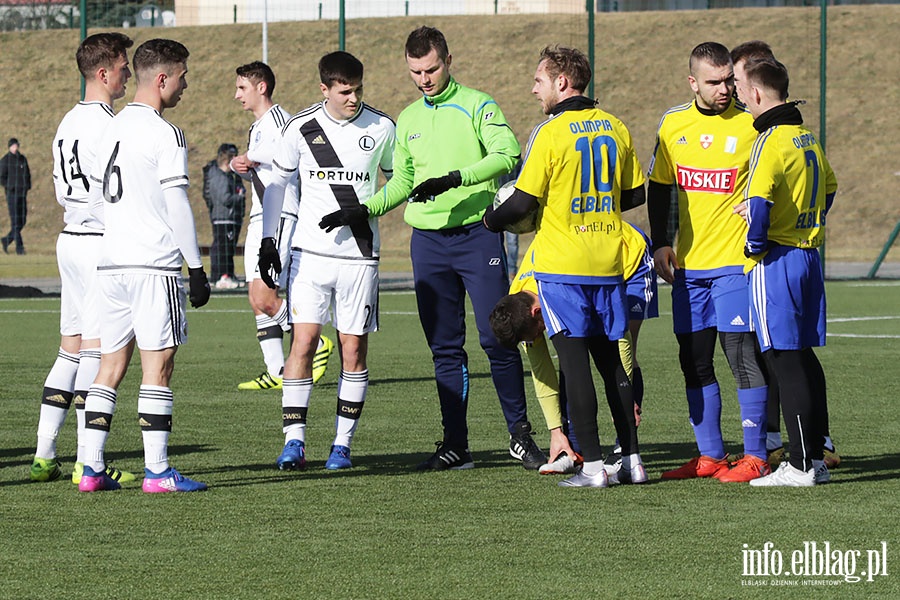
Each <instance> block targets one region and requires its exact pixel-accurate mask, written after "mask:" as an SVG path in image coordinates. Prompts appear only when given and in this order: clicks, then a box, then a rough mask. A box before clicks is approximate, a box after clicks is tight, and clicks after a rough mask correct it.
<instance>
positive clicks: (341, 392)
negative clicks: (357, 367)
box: [334, 369, 369, 448]
mask: <svg viewBox="0 0 900 600" xmlns="http://www.w3.org/2000/svg"><path fill="white" fill-rule="evenodd" d="M368 389H369V370H368V369H366V370H365V371H358V372H355V373H348V372H347V371H344V370H341V378H340V379H339V380H338V392H337V393H338V401H337V417H336V418H335V423H334V430H335V436H334V445H335V446H347V447H348V448H349V447H350V442H351V441H352V440H353V434H354V433H356V428H357V427H358V426H359V416H360V414H361V413H362V409H363V404H364V403H365V401H366V391H367V390H368Z"/></svg>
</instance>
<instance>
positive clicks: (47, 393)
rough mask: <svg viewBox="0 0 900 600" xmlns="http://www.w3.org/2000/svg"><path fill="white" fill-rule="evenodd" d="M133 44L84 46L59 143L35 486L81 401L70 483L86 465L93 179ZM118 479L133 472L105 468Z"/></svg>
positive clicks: (99, 37)
mask: <svg viewBox="0 0 900 600" xmlns="http://www.w3.org/2000/svg"><path fill="white" fill-rule="evenodd" d="M133 44H134V42H132V41H131V38H129V37H128V36H126V35H123V34H121V33H97V34H94V35H92V36H89V37H86V38H85V39H84V41H82V42H81V44H80V45H79V46H78V50H77V51H76V53H75V60H76V62H77V63H78V70H79V71H80V72H81V74H82V75H83V76H84V82H85V86H84V100H83V101H82V102H79V103H78V104H76V105H75V107H74V108H72V110H70V111H69V112H68V113H66V116H65V117H63V120H62V121H60V123H59V127H58V128H57V130H56V137H54V139H53V185H54V189H55V191H56V201H57V202H59V204H60V205H62V206H63V208H64V209H65V212H64V214H63V221H65V223H66V226H65V228H64V229H63V230H62V233H60V235H59V239H58V240H57V242H56V260H57V263H58V265H59V275H60V279H61V281H62V294H61V296H62V297H61V299H60V314H59V322H60V324H59V330H60V334H61V339H60V343H59V352H58V354H57V358H56V362H55V363H54V364H53V368H52V369H51V370H50V373H49V374H48V375H47V380H46V381H45V383H44V393H43V396H42V400H41V416H40V421H39V422H38V432H37V438H38V440H37V450H36V451H35V455H34V462H33V463H32V465H31V474H30V475H31V480H32V481H53V480H54V479H57V478H58V477H59V476H60V475H61V474H62V473H61V470H60V465H59V461H58V460H57V458H56V440H57V438H58V436H59V430H60V429H61V428H62V426H63V423H65V420H66V416H67V415H68V413H69V407H70V406H71V405H72V403H73V402H74V403H75V416H76V419H77V421H78V429H77V432H78V438H77V439H78V450H77V453H76V458H75V461H76V462H75V468H74V470H73V471H72V483H74V484H78V483H79V482H80V481H81V473H82V471H83V468H84V441H83V439H82V438H83V434H84V399H85V397H86V396H87V389H88V387H89V386H90V385H91V384H92V383H93V382H94V378H95V377H96V376H97V370H98V369H99V368H100V318H101V315H100V307H99V306H98V303H99V298H98V297H97V283H96V276H97V255H98V253H99V251H100V244H101V238H102V237H103V224H102V223H100V221H98V220H97V219H96V218H95V217H93V216H92V215H91V213H90V209H89V206H88V197H89V193H90V183H89V182H88V176H89V175H90V174H91V171H92V170H93V168H94V159H95V156H96V152H97V144H98V143H99V141H100V136H101V135H102V134H103V132H104V130H105V129H106V126H107V125H108V124H109V122H110V121H111V120H112V118H113V114H114V113H113V109H112V105H113V101H114V100H118V99H119V98H121V97H123V96H124V95H125V83H126V82H127V81H128V78H129V77H131V69H129V68H128V49H129V48H131V46H132V45H133ZM107 473H108V475H109V476H110V477H112V478H113V479H115V480H116V481H134V475H133V474H131V473H128V472H127V471H119V470H118V469H115V468H114V467H107Z"/></svg>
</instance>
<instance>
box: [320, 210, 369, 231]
mask: <svg viewBox="0 0 900 600" xmlns="http://www.w3.org/2000/svg"><path fill="white" fill-rule="evenodd" d="M368 219H369V209H368V208H367V207H366V205H365V204H360V205H359V206H352V207H350V208H342V209H341V210H336V211H334V212H333V213H329V214H327V215H325V216H324V217H322V220H321V221H319V227H320V228H322V229H324V230H325V231H326V232H329V231H331V230H333V229H337V228H338V227H341V226H343V225H353V224H354V223H360V222H362V221H367V220H368Z"/></svg>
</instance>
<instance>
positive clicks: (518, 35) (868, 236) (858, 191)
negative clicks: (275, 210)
mask: <svg viewBox="0 0 900 600" xmlns="http://www.w3.org/2000/svg"><path fill="white" fill-rule="evenodd" d="M423 22H427V23H428V24H432V25H435V26H438V27H440V28H441V29H442V30H443V31H444V33H445V34H446V35H447V38H448V40H449V43H450V49H451V52H452V53H453V56H454V62H453V69H452V71H453V72H454V74H455V76H456V77H457V78H458V79H459V80H460V81H461V82H463V83H465V84H467V85H470V86H473V87H477V88H480V89H483V90H485V91H488V92H490V93H491V94H493V95H494V96H495V98H496V99H497V100H498V102H499V103H500V106H501V107H502V108H503V110H504V112H505V113H506V115H507V117H508V119H509V121H510V123H511V124H512V126H513V128H514V129H515V131H516V133H517V135H518V136H519V138H520V140H522V141H523V142H524V141H525V140H526V139H527V137H528V134H529V132H530V130H531V128H532V127H533V126H534V125H535V124H536V123H538V122H539V121H540V120H541V119H542V115H541V113H540V110H539V108H538V105H537V103H536V101H535V100H534V99H533V98H532V97H531V96H530V94H529V91H530V88H531V78H532V75H533V71H534V67H535V57H536V56H537V53H538V52H539V50H540V48H541V47H542V46H543V45H545V44H548V43H563V44H570V45H576V46H578V47H582V48H583V47H584V42H583V40H585V39H586V36H585V32H586V26H585V22H584V19H583V18H578V19H576V18H574V17H571V16H489V17H434V18H428V19H422V18H418V17H417V18H397V19H371V20H359V21H351V22H349V24H348V28H347V49H348V50H349V51H351V52H353V53H354V54H356V55H357V56H359V57H360V58H361V59H362V60H363V62H364V63H365V65H366V100H367V101H368V102H369V103H370V104H372V105H373V106H376V107H378V108H380V109H382V110H384V111H386V112H388V113H389V114H392V115H397V114H398V113H399V112H400V110H401V109H402V108H403V107H404V106H405V105H407V104H408V103H409V102H411V101H413V100H415V98H416V97H417V92H416V90H415V88H414V87H413V85H412V84H411V82H410V81H409V79H408V77H407V75H406V69H405V64H404V62H403V56H402V47H403V42H404V40H405V37H406V35H407V33H408V32H409V31H410V30H411V29H412V28H414V27H416V26H418V25H420V24H422V23H423ZM897 22H900V6H896V5H893V6H889V5H882V6H853V7H845V6H838V7H833V8H831V9H830V12H829V50H828V93H827V101H828V108H827V113H828V129H827V145H828V155H829V158H830V159H831V161H832V164H833V166H834V168H835V171H836V172H837V175H838V178H839V182H840V192H839V196H838V202H837V203H836V205H835V209H834V213H833V216H832V218H831V219H830V221H829V227H830V236H829V243H828V251H829V257H830V258H832V259H857V260H871V259H872V258H874V257H875V256H876V255H877V253H878V251H879V250H880V248H881V246H882V244H883V243H884V241H885V240H886V238H887V235H888V233H889V232H890V230H891V228H892V227H893V225H894V224H895V223H896V221H897V219H898V218H900V210H898V206H900V205H898V202H897V200H896V194H895V193H894V190H895V189H896V187H897V183H898V179H897V176H896V173H897V172H900V159H898V156H900V141H898V139H900V136H898V131H897V118H896V113H895V107H896V103H897V100H898V99H900V94H898V85H900V84H898V83H897V82H898V81H900V61H897V60H896V59H895V58H896V54H897V50H898V43H897V36H896V31H895V25H892V23H893V24H896V23H897ZM596 31H597V35H596V38H597V43H596V57H597V73H596V76H595V81H596V95H597V96H598V97H599V98H600V100H601V104H602V105H603V106H604V107H605V108H607V109H608V110H610V111H611V112H613V113H614V114H616V115H618V116H619V117H621V118H622V119H623V120H624V121H625V122H626V123H627V124H628V125H629V127H630V128H631V130H632V133H633V135H634V138H635V140H636V144H637V147H638V151H639V154H640V157H641V159H642V161H644V162H645V163H646V161H647V160H648V159H649V155H650V152H651V150H652V147H653V142H654V134H655V129H656V125H657V122H658V119H659V117H660V115H661V114H662V113H663V111H664V110H665V109H666V108H668V107H669V106H672V105H674V104H678V103H681V102H684V101H686V100H688V99H690V90H689V88H688V86H687V82H686V80H685V77H686V74H687V73H686V72H687V56H688V53H689V52H690V49H691V48H692V47H693V46H694V45H695V44H697V43H699V42H701V41H706V40H708V39H714V40H718V41H721V42H722V43H724V44H726V45H729V46H731V45H735V44H737V43H740V42H742V41H745V40H748V39H765V40H767V41H769V42H770V43H771V44H772V46H773V48H774V49H775V52H776V53H777V55H778V56H779V58H780V59H781V60H782V61H783V62H784V63H785V64H786V65H787V66H788V68H789V69H790V71H791V75H792V86H791V96H792V97H794V98H805V99H807V100H809V104H807V105H806V107H804V109H803V112H804V116H805V118H806V120H807V123H808V124H809V125H810V126H811V127H812V129H813V130H816V131H817V130H818V129H819V114H818V112H819V111H818V106H819V103H818V97H819V81H818V65H819V43H818V31H819V14H818V8H770V9H741V10H714V11H681V12H651V13H624V14H602V15H598V18H597V24H596ZM127 33H129V34H130V35H132V36H134V38H135V40H136V42H137V43H141V42H143V41H145V40H147V39H149V38H150V37H156V36H167V37H173V38H175V39H178V40H179V41H181V42H183V43H184V44H185V45H187V46H188V48H190V50H191V58H190V61H189V69H190V73H189V75H188V83H189V86H190V87H189V89H188V90H187V92H186V93H185V95H184V97H183V99H182V102H181V104H180V105H179V106H178V107H176V108H175V109H173V110H171V111H168V112H167V113H166V117H167V118H169V119H170V120H172V121H173V122H175V123H176V124H178V125H180V126H181V127H183V128H184V130H185V132H186V134H187V138H188V142H189V145H190V167H191V174H192V176H193V180H194V182H195V185H194V186H193V187H192V188H191V199H192V202H193V203H194V206H195V211H196V215H197V223H198V228H199V231H200V239H201V242H205V243H208V242H209V241H210V237H211V236H210V231H209V221H208V218H207V215H206V210H205V206H204V205H203V202H202V199H201V197H200V186H199V185H197V183H198V181H199V179H200V176H201V170H200V169H201V166H202V165H203V164H204V163H205V162H206V161H208V160H209V159H210V158H212V156H213V153H214V152H215V149H216V148H217V146H218V145H219V143H221V142H224V141H233V142H235V143H238V144H239V145H240V146H241V147H242V148H243V147H246V140H245V137H246V129H247V127H248V125H249V124H250V121H251V116H250V115H249V114H246V113H243V112H242V111H241V110H240V106H239V105H238V104H237V103H235V102H234V101H233V100H232V96H233V91H234V77H233V73H234V67H235V66H237V65H238V64H242V63H244V62H249V61H250V60H254V59H257V58H259V56H260V54H261V50H260V37H261V34H260V26H258V25H227V26H218V27H186V28H175V29H169V30H161V29H156V30H148V29H140V30H137V29H131V30H128V32H127ZM269 40H270V47H269V62H270V64H271V65H272V66H273V68H274V69H275V72H276V75H277V77H278V85H277V89H276V92H275V99H276V100H277V101H278V102H280V103H281V104H283V105H284V106H285V107H286V108H287V109H288V110H291V111H297V110H299V109H301V108H303V107H305V106H307V105H308V104H310V103H312V102H314V101H316V100H317V99H318V98H319V97H320V93H319V91H318V85H317V83H318V81H317V73H316V63H317V61H318V58H319V57H320V56H321V55H322V54H323V53H325V52H328V51H331V50H334V49H336V47H337V29H336V23H335V22H333V21H331V22H299V23H278V24H273V25H270V27H269ZM77 44H78V34H77V32H76V31H62V32H60V31H53V32H30V33H4V34H0V78H2V81H3V82H4V85H3V86H2V88H0V106H2V110H0V138H2V140H5V139H6V138H7V137H9V136H16V137H18V138H19V139H20V140H21V141H22V150H23V152H24V153H25V154H26V155H27V156H28V158H29V161H30V163H31V168H32V173H33V179H34V189H33V190H32V193H31V195H30V214H29V219H28V226H27V228H26V229H25V232H24V233H25V236H26V243H27V246H28V249H29V252H30V253H45V254H52V253H53V251H54V245H55V243H54V240H55V236H56V234H57V232H58V231H59V229H60V227H61V211H60V209H59V207H58V205H57V204H56V203H55V202H54V201H53V200H52V182H51V176H50V172H51V164H50V161H51V155H50V145H51V141H52V139H53V134H54V132H55V129H56V125H57V123H58V122H59V119H60V118H61V117H62V115H63V114H64V113H65V112H66V111H67V110H68V109H69V108H70V106H71V105H72V104H73V103H74V102H76V101H77V100H78V92H79V80H78V77H77V72H76V69H75V65H74V58H73V56H74V51H75V48H76V47H77ZM129 88H130V89H129V94H128V98H130V97H131V96H132V95H133V93H134V83H133V82H132V83H131V84H130V85H129ZM120 107H121V104H118V105H117V108H120ZM2 212H4V211H0V213H2ZM636 212H639V213H640V214H639V215H634V216H632V215H629V217H630V218H633V219H635V220H637V221H638V222H639V223H642V224H643V223H646V219H645V217H644V214H643V212H642V211H641V209H638V210H637V211H636ZM6 224H7V220H6V217H5V215H3V216H2V217H0V228H5V226H6ZM382 228H383V234H382V238H383V240H384V254H385V267H388V268H403V267H404V266H405V265H407V264H408V259H407V258H406V253H407V240H408V233H409V232H408V228H407V227H406V226H405V225H404V224H403V222H402V215H401V211H400V210H397V211H394V213H392V214H390V215H388V216H387V217H385V218H384V219H383V225H382Z"/></svg>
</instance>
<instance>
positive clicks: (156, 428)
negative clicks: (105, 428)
mask: <svg viewBox="0 0 900 600" xmlns="http://www.w3.org/2000/svg"><path fill="white" fill-rule="evenodd" d="M173 400H174V396H173V395H172V390H170V389H169V388H167V387H162V386H158V385H142V386H141V391H140V393H139V394H138V415H139V417H140V423H141V437H142V438H143V440H144V466H145V467H146V468H147V469H148V470H150V471H151V472H153V473H157V474H158V473H162V472H163V471H165V470H166V469H168V468H169V434H170V433H171V432H172V404H173Z"/></svg>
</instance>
